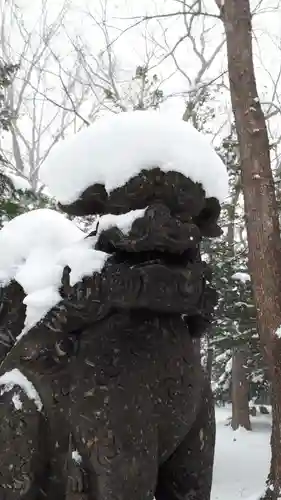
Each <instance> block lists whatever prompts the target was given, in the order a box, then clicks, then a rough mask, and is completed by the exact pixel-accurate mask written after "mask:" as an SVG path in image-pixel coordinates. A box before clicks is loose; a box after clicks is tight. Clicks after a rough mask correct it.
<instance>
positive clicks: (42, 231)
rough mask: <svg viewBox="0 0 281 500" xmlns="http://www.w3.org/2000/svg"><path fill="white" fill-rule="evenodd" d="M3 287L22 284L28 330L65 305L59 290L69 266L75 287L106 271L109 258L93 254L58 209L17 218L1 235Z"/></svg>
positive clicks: (90, 244)
mask: <svg viewBox="0 0 281 500" xmlns="http://www.w3.org/2000/svg"><path fill="white" fill-rule="evenodd" d="M0 248H1V254H0V286H7V285H8V284H9V282H10V281H11V280H13V279H14V280H16V281H17V282H18V283H19V284H20V285H21V286H22V287H23V289H24V291H25V293H26V297H25V299H24V304H25V305H26V306H27V308H26V320H25V331H28V330H29V329H30V328H31V327H32V326H34V324H36V323H37V322H38V321H39V320H40V319H42V318H43V317H44V316H45V314H47V312H48V311H49V310H50V309H51V308H52V307H54V306H55V305H56V304H57V303H58V302H60V300H61V296H60V294H59V288H60V285H61V278H62V273H63V269H64V267H65V266H69V267H70V269H71V273H70V282H71V285H74V284H75V283H77V282H78V281H80V280H81V279H82V278H83V277H84V276H90V275H91V274H92V273H93V272H94V271H100V269H101V268H102V267H103V265H104V263H105V260H106V258H107V254H105V253H103V252H99V251H97V250H93V238H87V239H85V233H83V232H82V231H81V230H80V229H78V227H77V226H75V224H74V223H72V222H71V221H70V220H68V219H66V217H65V216H64V215H62V214H60V213H58V212H55V211H54V210H49V209H39V210H33V211H31V212H27V213H25V214H22V215H19V216H18V217H15V218H14V219H12V220H11V221H10V222H8V223H7V224H6V225H5V226H4V227H3V228H2V229H1V231H0Z"/></svg>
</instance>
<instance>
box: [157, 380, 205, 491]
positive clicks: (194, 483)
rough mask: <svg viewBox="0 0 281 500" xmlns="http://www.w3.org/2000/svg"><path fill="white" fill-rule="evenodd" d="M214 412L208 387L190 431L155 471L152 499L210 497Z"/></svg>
mask: <svg viewBox="0 0 281 500" xmlns="http://www.w3.org/2000/svg"><path fill="white" fill-rule="evenodd" d="M214 448H215V414H214V405H213V397H212V393H211V389H210V388H209V387H208V391H207V392H206V394H205V396H204V398H203V400H202V405H201V409H200V412H199V414H198V415H197V418H196V421H195V423H194V425H193V427H192V428H191V430H190V432H189V433H188V435H187V436H186V438H185V439H184V441H182V443H181V444H180V445H179V447H178V448H177V450H176V451H175V452H174V453H173V455H172V456H171V457H170V458H169V459H168V460H167V462H165V463H164V464H163V465H162V466H161V467H160V470H159V475H158V484H157V489H156V493H155V498H156V500H210V498H211V488H212V476H213V461H214Z"/></svg>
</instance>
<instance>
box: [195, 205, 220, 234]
mask: <svg viewBox="0 0 281 500" xmlns="http://www.w3.org/2000/svg"><path fill="white" fill-rule="evenodd" d="M220 212H221V206H220V203H219V201H218V200H217V199H216V198H207V199H206V203H205V206H204V208H203V210H201V212H200V214H199V215H197V216H196V217H194V222H195V224H196V225H197V226H198V227H199V229H200V232H201V235H202V236H206V237H209V238H216V237H218V236H221V234H222V230H221V228H220V227H219V226H218V224H217V222H218V219H219V216H220Z"/></svg>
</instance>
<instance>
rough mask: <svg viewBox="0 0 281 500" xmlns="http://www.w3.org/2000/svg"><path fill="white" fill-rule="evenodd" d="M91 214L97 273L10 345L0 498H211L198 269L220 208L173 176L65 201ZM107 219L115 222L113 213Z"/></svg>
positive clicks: (205, 272) (65, 283) (203, 274)
mask: <svg viewBox="0 0 281 500" xmlns="http://www.w3.org/2000/svg"><path fill="white" fill-rule="evenodd" d="M61 207H62V208H63V210H64V211H65V212H67V213H69V214H72V215H79V216H81V215H90V214H99V216H98V217H97V219H96V222H95V227H94V229H92V230H91V232H90V233H88V234H87V235H86V236H85V241H86V242H87V244H88V245H89V248H90V249H91V252H92V254H93V255H95V253H96V254H98V255H99V256H100V255H103V256H104V260H103V265H101V266H100V269H98V270H96V271H94V272H92V273H91V274H89V273H88V275H87V276H85V275H84V276H83V277H82V278H81V280H80V281H78V282H76V283H75V284H73V282H72V280H71V265H66V266H65V267H64V270H63V273H62V276H61V282H60V289H59V292H60V296H61V300H60V301H59V302H58V303H57V304H56V305H55V306H54V307H53V308H51V309H50V311H49V312H48V313H47V314H46V315H45V316H44V317H43V318H42V319H41V321H39V322H38V323H37V324H36V325H35V326H33V327H32V328H31V329H30V330H29V331H28V332H27V333H26V335H21V338H20V339H19V340H18V341H17V342H16V344H15V345H14V347H13V348H12V349H11V351H10V353H9V354H8V356H7V357H6V358H5V360H4V362H3V363H2V366H1V374H0V394H1V396H0V403H1V404H0V421H1V428H0V463H1V467H0V498H1V499H3V500H4V499H5V500H19V499H23V500H145V499H147V500H153V498H154V497H155V499H156V500H184V499H185V500H209V499H210V491H211V484H212V468H213V456H214V444H215V422H214V408H213V402H212V395H211V389H210V386H209V382H208V381H207V379H206V375H205V373H204V370H203V368H202V366H201V362H200V356H199V354H198V349H196V348H195V341H194V339H196V338H198V337H200V336H201V335H203V334H204V333H206V332H208V328H209V325H210V323H211V321H212V314H213V311H214V307H215V304H216V292H215V290H214V289H213V288H212V286H211V280H212V275H211V272H210V269H209V267H208V266H207V264H206V263H205V262H203V261H202V259H201V254H200V244H201V241H202V238H203V237H210V238H212V237H217V236H219V234H220V229H219V227H218V218H219V214H220V204H219V201H218V200H217V199H216V198H215V197H207V196H206V192H205V190H204V188H203V186H202V184H200V183H198V182H194V181H193V180H191V178H189V177H186V176H185V175H183V174H182V173H178V172H176V171H172V170H171V171H167V172H165V171H163V170H161V168H159V167H157V166H156V167H151V168H149V169H141V170H140V171H139V172H138V173H137V174H136V175H134V176H132V177H131V178H130V179H128V181H127V182H125V183H123V185H122V186H118V188H116V189H113V190H111V191H110V193H109V194H108V193H106V191H105V189H104V187H103V186H102V185H101V184H100V183H96V184H92V185H91V186H89V187H88V188H87V189H86V190H84V192H83V193H82V194H81V195H80V197H79V199H77V200H74V201H73V202H70V203H68V204H66V203H61ZM109 214H111V215H109Z"/></svg>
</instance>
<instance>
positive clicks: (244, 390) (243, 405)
mask: <svg viewBox="0 0 281 500" xmlns="http://www.w3.org/2000/svg"><path fill="white" fill-rule="evenodd" d="M245 363H246V355H245V350H244V349H243V347H239V348H238V349H237V350H235V351H234V352H233V356H232V384H231V387H232V398H231V399H232V419H231V427H232V429H233V430H234V431H236V430H237V429H238V428H239V427H244V429H246V430H247V431H250V430H252V427H251V422H250V413H249V398H248V396H249V381H248V379H247V374H246V369H245Z"/></svg>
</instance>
